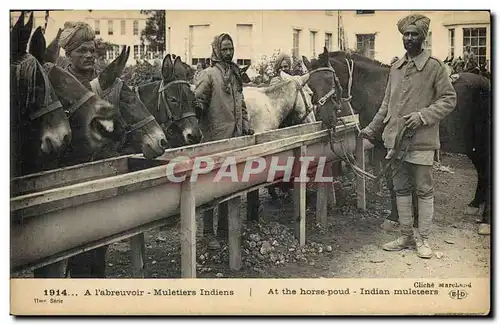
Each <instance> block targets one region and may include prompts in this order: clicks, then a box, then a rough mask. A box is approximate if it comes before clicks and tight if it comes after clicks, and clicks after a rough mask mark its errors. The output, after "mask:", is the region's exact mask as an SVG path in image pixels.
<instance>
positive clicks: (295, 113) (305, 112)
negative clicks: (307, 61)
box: [280, 71, 316, 125]
mask: <svg viewBox="0 0 500 325" xmlns="http://www.w3.org/2000/svg"><path fill="white" fill-rule="evenodd" d="M280 77H281V78H282V79H283V80H285V81H287V80H291V81H293V84H294V85H295V89H294V92H295V93H296V95H295V102H294V105H293V110H292V112H291V113H292V114H291V123H290V124H292V125H296V124H303V123H313V122H316V117H315V114H314V113H315V112H314V106H313V104H312V96H313V92H312V90H311V88H309V86H308V85H307V81H308V80H309V77H310V76H309V75H308V74H305V75H302V76H291V75H289V74H287V73H286V72H283V71H281V72H280Z"/></svg>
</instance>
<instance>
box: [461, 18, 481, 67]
mask: <svg viewBox="0 0 500 325" xmlns="http://www.w3.org/2000/svg"><path fill="white" fill-rule="evenodd" d="M463 44H464V51H465V47H466V46H467V45H469V46H470V48H471V51H472V53H474V56H475V57H476V62H477V63H479V64H480V65H483V64H486V28H485V27H482V28H464V40H463Z"/></svg>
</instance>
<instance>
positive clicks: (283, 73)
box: [280, 70, 292, 80]
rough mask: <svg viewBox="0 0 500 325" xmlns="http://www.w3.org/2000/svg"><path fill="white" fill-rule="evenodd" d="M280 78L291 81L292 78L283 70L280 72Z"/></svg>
mask: <svg viewBox="0 0 500 325" xmlns="http://www.w3.org/2000/svg"><path fill="white" fill-rule="evenodd" d="M280 77H281V78H283V79H285V80H286V79H291V78H292V76H291V75H289V74H288V73H286V72H284V71H283V70H281V71H280Z"/></svg>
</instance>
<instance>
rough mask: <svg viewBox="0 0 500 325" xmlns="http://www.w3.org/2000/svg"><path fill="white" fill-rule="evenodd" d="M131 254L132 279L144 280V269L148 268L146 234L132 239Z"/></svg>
mask: <svg viewBox="0 0 500 325" xmlns="http://www.w3.org/2000/svg"><path fill="white" fill-rule="evenodd" d="M130 254H131V256H130V258H131V264H132V277H133V278H144V269H145V266H146V265H145V264H146V241H145V238H144V233H141V234H138V235H135V236H133V237H131V238H130Z"/></svg>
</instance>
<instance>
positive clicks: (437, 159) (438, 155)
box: [434, 149, 441, 165]
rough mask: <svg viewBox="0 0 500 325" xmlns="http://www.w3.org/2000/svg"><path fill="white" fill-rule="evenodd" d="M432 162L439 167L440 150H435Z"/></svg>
mask: <svg viewBox="0 0 500 325" xmlns="http://www.w3.org/2000/svg"><path fill="white" fill-rule="evenodd" d="M434 160H435V161H436V162H437V163H438V164H439V165H441V150H440V149H436V151H435V152H434Z"/></svg>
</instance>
